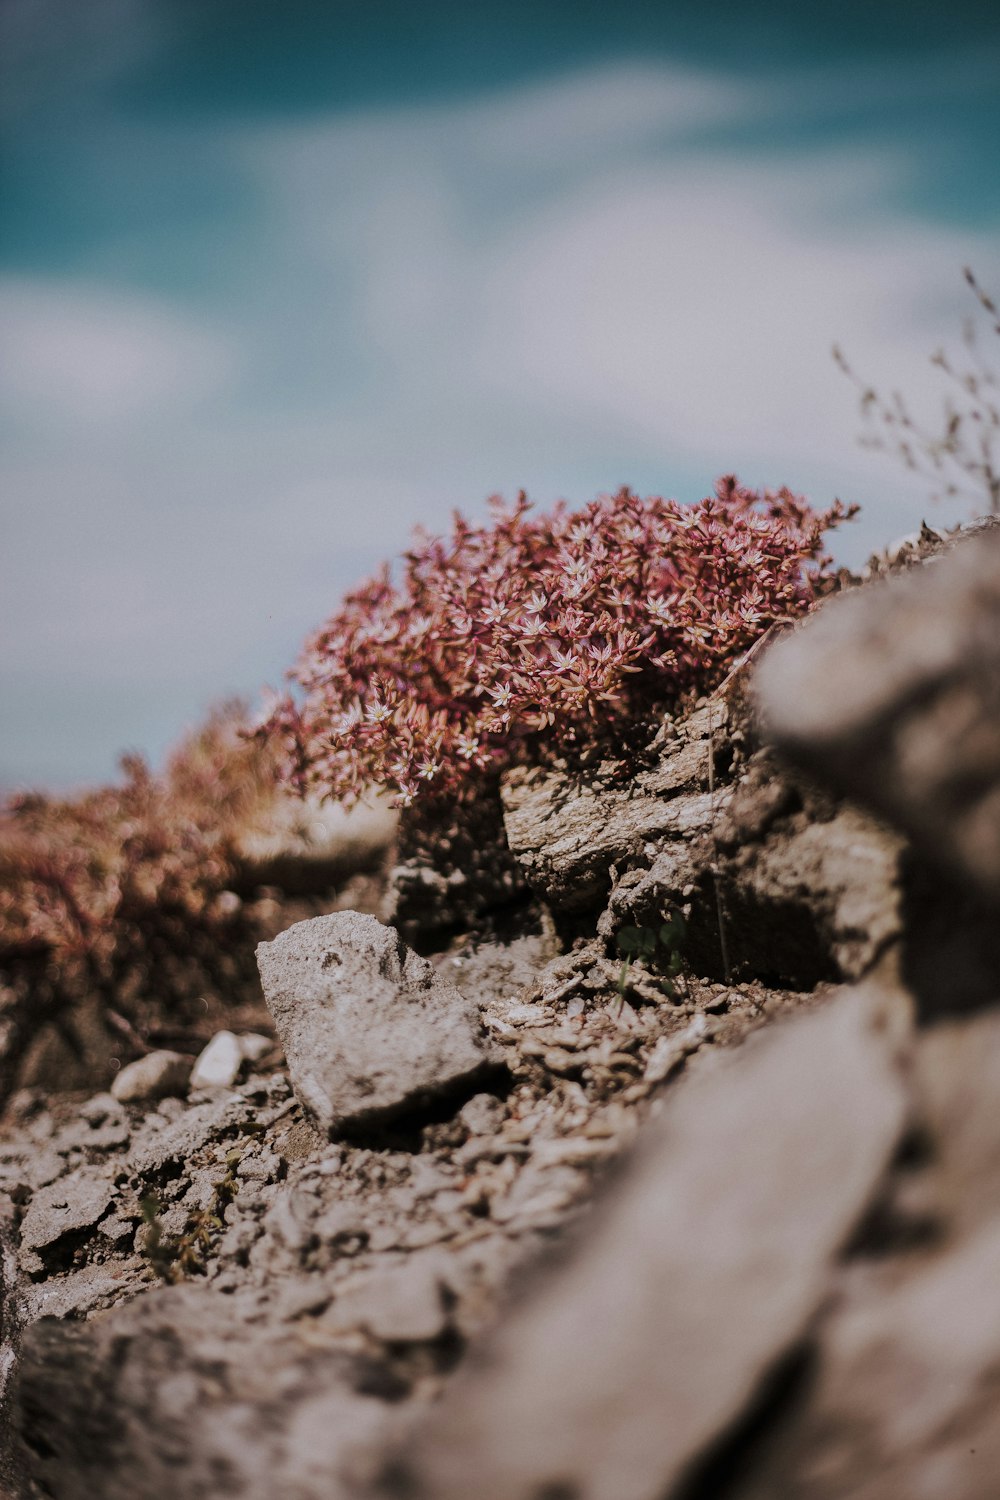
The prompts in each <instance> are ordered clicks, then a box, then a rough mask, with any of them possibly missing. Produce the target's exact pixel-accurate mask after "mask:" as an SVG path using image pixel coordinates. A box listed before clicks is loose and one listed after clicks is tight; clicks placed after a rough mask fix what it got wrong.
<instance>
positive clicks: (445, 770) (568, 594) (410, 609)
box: [266, 477, 851, 806]
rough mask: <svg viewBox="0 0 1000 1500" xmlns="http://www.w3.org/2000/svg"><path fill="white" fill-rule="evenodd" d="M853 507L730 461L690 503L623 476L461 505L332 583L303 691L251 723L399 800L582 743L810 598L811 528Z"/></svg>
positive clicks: (304, 760)
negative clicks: (577, 493)
mask: <svg viewBox="0 0 1000 1500" xmlns="http://www.w3.org/2000/svg"><path fill="white" fill-rule="evenodd" d="M849 514H851V512H850V511H849V510H848V509H847V508H845V507H844V506H842V505H841V504H840V503H839V502H837V503H836V504H835V505H834V506H832V507H831V508H830V509H829V510H826V511H822V512H818V511H815V510H813V509H811V507H810V506H809V505H808V504H807V503H806V501H805V500H803V499H801V498H799V497H798V496H795V495H793V494H791V492H790V491H788V490H787V489H783V490H778V491H776V492H773V491H765V492H757V491H753V490H748V489H746V488H744V487H743V486H741V485H739V484H738V483H737V482H736V480H735V479H734V478H732V477H727V478H725V479H722V480H720V482H719V484H718V486H717V488H716V492H715V494H714V495H713V496H711V497H709V498H708V499H706V500H702V501H701V502H699V503H698V504H697V505H691V506H682V505H680V504H678V503H677V502H675V501H672V500H661V499H657V498H654V499H645V500H644V499H640V498H639V496H637V495H634V494H632V493H631V491H629V490H627V489H623V490H621V491H620V492H619V493H618V494H616V495H614V496H605V497H602V498H601V499H599V500H595V501H593V502H592V503H591V504H590V505H587V506H586V507H584V508H583V509H582V510H578V511H571V510H569V509H568V508H567V507H566V506H564V505H558V506H556V508H555V509H554V510H552V511H550V512H549V513H548V514H546V515H535V514H533V513H532V512H531V507H530V506H529V504H528V502H527V500H526V499H525V498H524V497H523V496H521V498H520V499H519V500H518V502H517V504H516V505H514V506H513V507H512V508H511V509H505V508H504V506H503V505H502V504H501V503H500V502H498V501H494V502H493V520H492V523H491V524H490V525H487V526H482V527H475V526H472V525H470V524H469V523H468V522H467V521H466V520H465V519H464V518H463V517H462V516H461V515H457V514H456V516H455V522H454V529H453V531H452V534H451V536H450V537H449V538H447V539H437V538H431V539H424V538H421V539H420V545H419V546H417V547H416V548H415V549H414V550H413V551H411V552H408V553H407V554H406V557H405V567H404V572H403V578H402V582H401V583H400V584H399V585H398V586H397V585H395V584H394V583H393V581H392V578H391V576H390V573H389V570H388V569H385V570H384V571H383V573H382V574H380V575H379V576H378V577H377V578H375V579H373V580H372V581H371V582H369V583H367V584H365V585H364V586H363V587H362V588H360V589H358V590H357V591H356V592H354V593H352V594H350V595H348V596H347V598H346V600H345V601H344V604H343V605H342V607H341V608H340V609H339V610H338V611H337V613H336V614H334V615H333V617H332V618H331V619H330V620H329V621H328V622H327V624H326V625H325V626H324V627H323V628H322V630H320V631H319V632H318V633H317V634H316V635H315V636H314V637H313V638H312V640H310V641H309V643H308V644H307V646H306V649H305V652H304V655H303V658H302V660H301V661H300V663H299V665H298V667H297V669H296V671H295V673H294V674H293V678H294V680H295V681H296V682H297V683H298V684H299V686H300V687H301V688H302V689H303V690H304V694H303V697H302V700H301V702H298V703H296V702H295V701H294V700H293V699H292V698H291V697H289V698H287V699H285V700H284V701H283V702H282V703H281V704H280V705H279V706H278V707H277V709H276V710H275V712H274V713H273V715H272V717H271V719H270V720H269V723H268V725H267V726H266V729H267V730H269V731H270V732H274V733H277V734H278V735H279V736H280V737H281V739H282V740H283V742H284V745H285V749H286V753H287V756H288V760H289V764H290V766H291V767H292V770H293V775H294V777H295V779H296V780H297V781H298V783H299V784H300V786H302V787H313V788H316V789H318V790H320V791H321V792H324V793H326V794H328V795H330V796H333V797H338V798H347V799H352V798H355V797H357V796H359V795H361V794H362V793H363V792H364V791H365V790H366V789H367V788H369V787H371V786H380V787H386V788H389V789H390V790H392V791H393V792H394V793H395V795H396V799H397V801H398V802H399V803H400V804H401V805H402V806H408V805H409V804H410V803H411V802H413V800H414V799H415V798H416V797H418V796H421V795H426V794H436V793H440V792H455V791H458V790H461V789H462V788H463V787H464V786H465V785H466V784H468V783H469V780H470V778H475V777H477V776H479V775H481V773H483V772H487V771H491V770H492V771H497V770H499V769H502V768H503V767H504V766H505V765H507V764H509V763H510V762H511V761H513V760H515V759H518V758H525V757H530V758H536V759H537V758H543V757H545V756H547V755H553V754H557V755H564V756H570V757H575V758H579V757H580V756H581V755H583V754H585V753H586V752H587V751H588V750H590V749H592V748H594V747H597V746H600V745H601V744H605V743H608V742H609V741H613V740H614V738H615V737H616V736H617V737H618V738H619V739H620V738H621V736H623V735H632V736H633V737H634V735H635V733H636V731H637V730H641V729H642V728H643V727H644V726H645V723H646V721H647V720H648V719H649V718H650V716H651V714H652V712H653V711H654V710H656V709H659V710H661V711H662V709H663V708H665V707H670V706H672V705H675V704H676V703H677V702H678V701H679V700H681V699H682V698H683V697H684V695H685V694H689V693H691V692H697V691H702V690H704V689H706V688H709V687H711V686H712V685H713V683H714V682H716V681H717V680H718V679H719V678H720V676H721V675H722V674H723V673H724V671H725V670H726V665H727V663H729V662H731V661H732V659H733V657H734V656H736V655H738V653H740V652H741V651H743V650H745V649H746V648H747V647H748V646H749V645H750V644H751V643H752V642H753V641H754V640H755V639H757V638H758V637H759V636H760V634H761V633H762V632H763V631H764V630H765V629H766V628H767V627H768V626H769V625H771V624H773V623H775V622H776V621H780V620H785V619H788V618H790V617H793V616H795V615H798V614H801V613H802V612H803V611H804V610H806V609H808V607H809V605H810V604H811V603H812V601H813V599H814V598H815V596H816V589H817V584H819V583H820V582H821V581H822V580H823V579H824V578H827V577H829V559H828V558H826V557H825V556H824V554H823V551H822V538H823V533H824V532H825V531H826V530H827V529H828V528H830V527H832V526H835V525H836V524H838V523H839V522H840V521H842V520H843V519H845V518H846V517H847V516H848V515H849Z"/></svg>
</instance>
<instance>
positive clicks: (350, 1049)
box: [257, 912, 492, 1129]
mask: <svg viewBox="0 0 1000 1500" xmlns="http://www.w3.org/2000/svg"><path fill="white" fill-rule="evenodd" d="M257 955H258V963H259V965H260V974H261V981H262V983H263V986H264V995H265V998H266V1000H267V1004H268V1008H269V1010H270V1012H271V1015H272V1016H273V1018H274V1023H275V1026H276V1027H277V1030H278V1035H279V1036H280V1038H281V1042H282V1045H283V1046H284V1049H285V1055H286V1057H287V1059H288V1066H289V1070H290V1072H291V1078H292V1086H293V1087H294V1089H295V1092H296V1094H297V1095H298V1097H299V1099H300V1100H301V1101H302V1103H303V1105H304V1106H305V1107H306V1109H308V1110H309V1112H310V1113H311V1115H312V1116H313V1118H314V1119H315V1120H316V1121H317V1122H318V1123H319V1124H320V1125H321V1126H323V1127H324V1128H326V1129H338V1128H340V1127H343V1126H345V1125H359V1124H370V1123H372V1122H373V1121H378V1120H385V1119H387V1118H391V1117H392V1116H393V1115H397V1114H399V1113H401V1112H402V1111H404V1110H406V1109H408V1108H412V1107H414V1106H415V1105H418V1104H420V1103H422V1102H424V1101H426V1100H427V1099H428V1098H430V1097H433V1096H434V1095H436V1094H441V1093H445V1092H447V1091H448V1090H451V1089H454V1088H455V1087H456V1086H458V1085H461V1084H465V1083H467V1082H468V1081H469V1080H471V1079H472V1078H473V1077H474V1076H475V1075H476V1074H477V1073H481V1072H483V1071H484V1070H485V1069H486V1068H487V1067H488V1066H489V1064H490V1062H491V1061H492V1056H491V1053H490V1050H489V1046H488V1042H487V1040H486V1036H485V1033H484V1031H483V1027H482V1022H481V1021H480V1017H479V1011H478V1008H477V1006H476V1004H475V1001H474V1000H470V999H466V997H465V996H464V995H463V994H461V993H460V992H459V991H458V990H457V989H456V988H455V987H454V985H452V984H449V983H447V981H445V980H444V979H442V978H440V977H439V976H438V975H437V974H436V973H435V971H434V969H433V968H432V967H431V965H430V964H429V963H428V962H427V960H426V959H423V958H420V957H419V955H417V954H416V953H414V952H413V951H412V949H410V948H408V947H407V946H406V944H405V943H404V942H403V941H402V939H401V938H400V936H399V934H398V933H397V932H396V930H395V929H394V928H392V927H385V926H383V924H382V923H381V922H378V921H376V919H375V918H374V917H369V916H361V915H359V914H358V913H357V912H334V913H333V914H331V915H330V916H327V917H316V918H314V919H313V920H312V921H311V922H300V923H298V924H297V925H296V926H295V927H292V928H289V930H288V931H287V932H283V933H282V934H281V936H280V937H278V938H276V939H275V940H274V942H273V943H262V944H261V945H260V947H259V948H258V950H257Z"/></svg>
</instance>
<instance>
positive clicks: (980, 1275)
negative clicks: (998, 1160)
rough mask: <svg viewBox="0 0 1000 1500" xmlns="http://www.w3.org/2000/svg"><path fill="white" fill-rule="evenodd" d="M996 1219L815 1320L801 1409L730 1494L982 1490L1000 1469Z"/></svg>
mask: <svg viewBox="0 0 1000 1500" xmlns="http://www.w3.org/2000/svg"><path fill="white" fill-rule="evenodd" d="M998 1266H1000V1219H997V1218H995V1217H994V1219H993V1220H992V1222H991V1223H990V1224H988V1225H987V1226H986V1227H985V1228H983V1229H981V1230H980V1231H979V1232H978V1233H977V1234H975V1235H973V1236H972V1237H971V1238H970V1239H969V1240H968V1241H967V1242H965V1243H964V1244H963V1245H961V1246H960V1247H958V1248H955V1249H953V1250H952V1252H951V1253H949V1254H945V1255H938V1256H936V1257H934V1258H932V1259H931V1260H930V1261H929V1262H920V1263H919V1269H918V1270H917V1271H916V1272H915V1274H913V1275H911V1276H908V1277H906V1278H905V1279H904V1280H903V1282H902V1284H901V1285H899V1286H896V1287H894V1288H892V1289H890V1290H887V1291H886V1290H883V1291H882V1292H881V1294H880V1295H878V1296H874V1297H873V1296H871V1295H866V1294H864V1293H862V1295H860V1296H857V1297H854V1298H850V1297H848V1298H847V1299H846V1302H845V1303H844V1304H843V1305H842V1306H841V1307H839V1308H838V1309H837V1312H836V1314H835V1316H834V1318H833V1320H832V1324H831V1326H830V1327H829V1328H828V1329H827V1330H826V1331H825V1334H824V1338H823V1346H822V1359H821V1361H820V1362H819V1373H818V1383H817V1385H816V1386H815V1387H814V1388H813V1390H812V1391H811V1392H810V1397H811V1399H810V1401H809V1405H808V1408H807V1411H806V1413H805V1415H804V1416H803V1418H802V1419H801V1420H800V1421H798V1422H797V1423H795V1424H794V1426H793V1428H792V1430H791V1432H790V1433H788V1434H787V1435H786V1436H785V1437H784V1439H783V1440H779V1441H777V1442H775V1443H774V1444H773V1447H772V1451H771V1452H770V1454H769V1455H768V1457H767V1459H766V1461H765V1462H764V1463H763V1464H762V1466H761V1471H760V1472H758V1473H757V1475H756V1476H754V1478H753V1479H752V1480H751V1482H750V1483H749V1484H747V1485H745V1486H740V1487H739V1489H738V1490H737V1491H736V1494H737V1495H738V1496H739V1500H842V1497H843V1496H845V1495H850V1497H851V1500H899V1497H901V1496H904V1495H905V1496H920V1497H921V1500H992V1497H993V1496H995V1495H996V1493H997V1476H998V1475H1000V1287H998V1278H997V1267H998Z"/></svg>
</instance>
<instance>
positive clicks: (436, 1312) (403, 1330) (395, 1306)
mask: <svg viewBox="0 0 1000 1500" xmlns="http://www.w3.org/2000/svg"><path fill="white" fill-rule="evenodd" d="M447 1269H448V1264H447V1258H446V1256H445V1254H444V1252H442V1251H441V1250H436V1249H431V1250H418V1251H415V1252H414V1253H413V1254H412V1255H407V1256H404V1257H403V1258H402V1259H401V1260H400V1261H399V1263H398V1264H396V1265H387V1266H384V1267H382V1268H380V1269H379V1270H376V1271H368V1272H363V1273H360V1274H358V1275H357V1276H356V1277H351V1278H350V1279H349V1280H348V1281H347V1282H345V1283H343V1284H342V1285H341V1286H340V1287H338V1288H337V1294H336V1297H335V1298H334V1300H333V1303H332V1305H331V1306H330V1307H329V1308H328V1309H327V1311H326V1312H325V1313H324V1314H323V1317H322V1319H321V1326H322V1327H324V1328H330V1329H331V1330H335V1331H337V1332H340V1333H343V1332H350V1331H352V1330H354V1329H363V1330H364V1331H365V1332H366V1333H370V1334H371V1335H372V1337H373V1338H377V1339H385V1340H389V1341H391V1342H393V1343H421V1342H423V1341H424V1340H426V1339H436V1338H438V1337H440V1335H441V1334H442V1333H444V1331H445V1329H446V1327H447V1326H448V1313H447V1310H446V1307H445V1297H444V1293H445V1289H446V1287H447V1284H448V1283H447Z"/></svg>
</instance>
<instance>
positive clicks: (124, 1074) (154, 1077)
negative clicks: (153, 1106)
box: [111, 1051, 191, 1104]
mask: <svg viewBox="0 0 1000 1500" xmlns="http://www.w3.org/2000/svg"><path fill="white" fill-rule="evenodd" d="M190 1076H191V1059H190V1058H189V1057H183V1056H182V1055H181V1053H179V1052H163V1051H160V1052H149V1053H147V1054H146V1056H145V1057H140V1058H137V1059H136V1061H135V1062H132V1063H128V1065H127V1066H126V1067H124V1068H122V1070H121V1072H120V1073H119V1074H117V1076H116V1077H115V1080H114V1082H113V1083H112V1085H111V1094H112V1097H113V1098H115V1099H117V1100H118V1102H119V1103H120V1104H140V1103H142V1101H143V1100H145V1099H164V1098H166V1096H167V1095H168V1094H183V1092H184V1090H185V1089H186V1088H187V1085H188V1079H189V1078H190Z"/></svg>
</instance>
